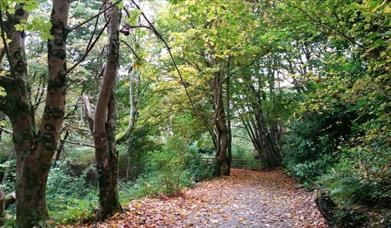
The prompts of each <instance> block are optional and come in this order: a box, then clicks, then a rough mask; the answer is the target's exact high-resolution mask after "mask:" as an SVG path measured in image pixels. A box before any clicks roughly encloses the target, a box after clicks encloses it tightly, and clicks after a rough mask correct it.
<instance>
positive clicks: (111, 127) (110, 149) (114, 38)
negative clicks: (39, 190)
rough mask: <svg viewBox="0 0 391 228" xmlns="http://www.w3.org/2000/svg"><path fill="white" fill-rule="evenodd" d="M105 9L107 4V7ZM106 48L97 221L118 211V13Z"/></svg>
mask: <svg viewBox="0 0 391 228" xmlns="http://www.w3.org/2000/svg"><path fill="white" fill-rule="evenodd" d="M106 6H107V7H108V6H109V4H106ZM107 18H108V20H110V23H109V26H108V34H109V44H108V55H107V63H106V67H105V70H104V75H103V82H102V86H101V90H100V92H99V98H98V102H97V105H96V109H95V118H94V142H95V159H96V165H97V170H98V175H99V179H98V183H99V203H100V218H101V219H104V218H107V217H110V216H112V215H114V214H115V213H116V212H119V211H120V210H121V206H120V204H119V199H118V152H117V150H116V142H115V121H116V104H115V96H114V89H115V85H116V78H117V75H118V65H119V44H120V43H119V30H120V21H121V11H120V10H119V9H118V8H117V7H116V6H114V7H111V8H110V10H108V13H107Z"/></svg>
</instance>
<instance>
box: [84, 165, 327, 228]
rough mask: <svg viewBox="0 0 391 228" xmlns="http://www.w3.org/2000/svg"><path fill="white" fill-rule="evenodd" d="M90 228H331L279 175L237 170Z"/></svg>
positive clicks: (140, 203) (305, 195)
mask: <svg viewBox="0 0 391 228" xmlns="http://www.w3.org/2000/svg"><path fill="white" fill-rule="evenodd" d="M89 227H224V228H225V227H272V228H278V227H283V228H285V227H300V228H301V227H326V226H325V222H324V219H323V218H322V216H321V215H320V213H319V211H318V210H317V209H316V206H315V203H314V193H310V192H306V191H305V190H303V189H298V188H296V187H295V183H294V181H293V180H292V179H291V178H289V177H287V176H286V175H284V174H283V173H282V172H280V171H273V172H258V171H248V170H235V169H234V170H232V174H231V176H229V177H222V178H219V179H215V180H212V181H206V182H202V183H199V184H197V185H196V186H195V187H194V188H192V189H186V190H184V191H183V192H182V193H181V194H180V195H178V196H176V197H161V198H152V199H151V198H146V199H141V200H135V201H132V202H131V203H130V205H129V206H128V207H127V208H126V211H125V212H124V213H122V214H119V215H117V216H114V217H113V218H112V219H110V220H107V221H105V222H104V223H101V224H91V225H89Z"/></svg>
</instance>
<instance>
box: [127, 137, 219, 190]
mask: <svg viewBox="0 0 391 228" xmlns="http://www.w3.org/2000/svg"><path fill="white" fill-rule="evenodd" d="M190 148H191V149H190ZM201 158H202V157H201V154H200V153H199V152H198V149H197V147H194V146H193V147H189V146H188V145H187V144H186V143H185V140H183V139H182V138H181V137H178V136H177V137H172V138H170V139H169V140H168V142H167V143H166V145H165V146H163V148H161V150H155V151H153V152H149V153H148V155H147V158H146V169H145V172H144V174H143V175H142V176H141V178H139V179H138V180H137V182H136V185H135V188H136V191H135V193H134V194H135V196H136V197H141V196H157V195H160V194H166V195H171V194H175V193H177V192H178V191H179V190H180V189H181V188H183V187H189V186H192V185H193V184H194V183H195V182H196V181H201V180H204V179H208V178H211V174H212V167H211V166H210V165H207V164H203V163H202V160H201Z"/></svg>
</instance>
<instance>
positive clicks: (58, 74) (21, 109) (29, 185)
mask: <svg viewBox="0 0 391 228" xmlns="http://www.w3.org/2000/svg"><path fill="white" fill-rule="evenodd" d="M25 6H26V5H24V4H16V6H15V13H14V14H10V13H7V21H6V22H3V21H2V23H1V29H2V37H3V44H4V46H5V47H6V52H7V58H8V61H9V65H10V70H9V72H5V71H4V70H2V74H3V76H2V77H0V85H1V86H2V87H4V88H5V90H6V93H7V94H6V96H3V97H1V98H0V103H1V106H0V109H2V110H1V111H3V112H4V113H5V114H6V115H7V116H8V117H9V118H10V120H11V123H12V128H13V135H12V138H13V142H14V146H15V152H16V166H17V168H16V170H17V171H16V213H17V226H18V227H33V226H35V225H39V224H40V222H42V221H45V220H46V219H47V218H48V210H47V207H46V200H45V190H46V181H47V176H48V172H49V169H50V166H51V160H52V156H53V154H54V152H55V150H56V147H57V139H58V136H59V133H60V129H61V124H62V121H63V117H64V108H65V94H66V76H67V69H66V38H67V34H68V30H67V24H68V11H69V2H68V1H61V0H54V1H53V7H52V14H51V18H50V21H51V23H52V28H51V29H50V39H49V41H48V71H49V79H48V86H47V98H46V103H45V108H44V114H43V117H42V120H41V124H40V127H39V130H38V131H37V130H36V127H35V113H34V112H33V109H32V106H31V104H32V102H31V97H30V86H29V74H28V67H27V61H26V54H25V52H26V48H25V32H24V31H21V30H20V29H16V26H17V25H19V24H21V23H22V22H23V21H26V20H27V18H28V15H29V13H28V11H27V10H26V8H25ZM4 7H5V5H2V9H1V10H2V12H4V9H5V8H4ZM1 17H2V15H1ZM6 28H9V30H6ZM5 31H6V33H7V34H6V35H7V36H8V38H9V39H10V40H11V42H10V43H8V44H7V43H6V42H4V41H5ZM4 74H6V76H4Z"/></svg>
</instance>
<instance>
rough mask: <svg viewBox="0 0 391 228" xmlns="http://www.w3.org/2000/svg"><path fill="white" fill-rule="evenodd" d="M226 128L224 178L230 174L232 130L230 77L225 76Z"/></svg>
mask: <svg viewBox="0 0 391 228" xmlns="http://www.w3.org/2000/svg"><path fill="white" fill-rule="evenodd" d="M226 93H227V127H228V149H227V158H226V164H227V169H226V170H225V172H224V175H225V176H229V175H230V174H231V162H232V130H231V113H230V112H231V108H230V104H231V102H230V99H231V94H230V76H227V90H226Z"/></svg>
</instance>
